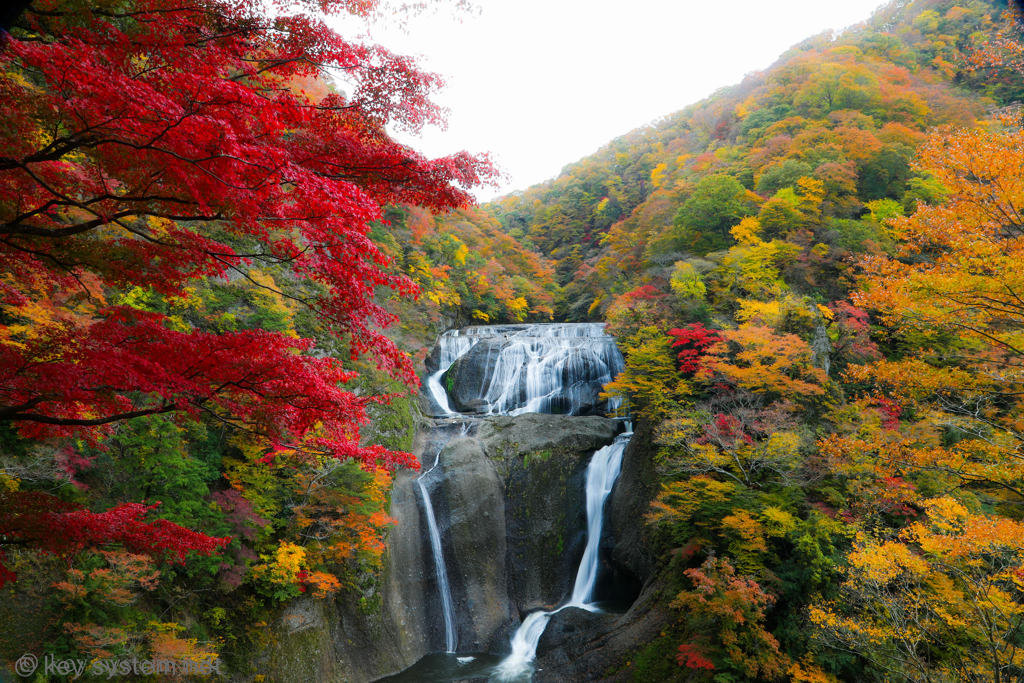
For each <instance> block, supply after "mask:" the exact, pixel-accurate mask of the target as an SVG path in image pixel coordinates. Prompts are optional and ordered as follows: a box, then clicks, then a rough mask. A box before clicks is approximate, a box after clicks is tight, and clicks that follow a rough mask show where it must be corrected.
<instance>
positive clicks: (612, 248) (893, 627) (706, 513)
mask: <svg viewBox="0 0 1024 683" xmlns="http://www.w3.org/2000/svg"><path fill="white" fill-rule="evenodd" d="M1005 9H1006V8H1005V7H1000V6H999V5H993V4H989V3H985V2H963V3H957V2H954V1H953V0H923V1H917V2H902V1H897V2H891V3H889V4H887V5H885V6H883V7H882V8H881V9H880V10H879V11H878V12H876V13H875V14H874V15H873V16H872V17H871V19H870V20H869V21H867V22H866V23H864V24H863V25H859V26H855V27H853V28H851V29H849V30H847V31H845V32H843V33H841V34H838V35H836V34H832V33H825V34H822V35H818V36H815V37H813V38H811V39H808V40H807V41H805V42H803V43H801V44H799V45H797V46H795V47H794V48H792V49H791V50H790V51H788V52H787V53H786V54H784V55H783V56H782V57H781V58H780V59H779V61H778V62H777V63H775V64H774V65H772V66H771V67H769V68H768V69H766V70H764V71H759V72H755V73H752V74H750V75H748V76H747V77H746V78H745V79H744V80H743V82H742V83H740V84H739V85H736V86H733V87H728V88H723V89H722V90H720V91H718V92H716V93H714V94H713V95H712V96H711V97H709V98H708V99H706V100H704V101H702V102H699V103H697V104H695V105H692V106H690V107H687V108H686V109H684V110H682V111H680V112H677V113H675V114H673V115H670V116H668V117H666V118H665V119H663V120H660V121H657V122H655V123H653V124H651V125H650V126H647V127H644V128H641V129H638V130H636V131H633V132H632V133H629V134H628V135H625V136H623V137H621V138H619V139H616V140H614V141H612V142H611V143H610V144H609V145H607V146H606V147H604V148H602V149H601V150H600V151H598V152H597V153H596V154H594V155H593V156H590V157H587V158H586V159H583V160H581V161H579V162H577V163H574V164H570V165H569V166H567V167H565V168H564V169H563V171H562V173H561V174H560V175H559V176H558V177H557V178H556V179H554V180H552V181H549V182H547V183H544V184H542V185H539V186H535V187H532V188H530V189H529V190H527V191H525V192H522V193H516V194H513V195H511V196H508V197H506V198H503V199H501V200H498V201H495V202H493V203H491V204H489V205H488V206H486V207H485V210H486V211H487V213H488V214H489V215H490V216H494V217H496V218H497V219H498V220H500V221H501V224H502V226H503V227H504V229H505V230H506V231H507V233H508V235H510V236H511V237H513V238H514V239H516V240H518V241H519V242H520V243H522V244H523V245H526V246H529V247H533V248H536V249H537V250H539V251H540V252H541V253H542V254H544V255H545V256H546V257H548V258H549V259H551V260H552V261H553V265H554V270H555V273H556V278H557V282H558V284H559V285H560V290H559V293H558V298H557V300H556V302H555V305H554V310H555V316H556V317H557V318H559V319H565V320H606V321H607V323H608V325H609V329H610V330H611V331H612V332H613V333H614V334H616V335H617V336H618V338H619V343H620V347H621V348H622V349H623V352H624V354H625V356H626V362H627V368H626V371H625V372H624V373H623V374H622V375H620V376H619V377H618V378H617V379H616V380H615V381H614V382H613V383H611V384H610V385H608V386H607V387H606V390H607V391H608V393H609V395H618V396H622V397H623V398H625V399H626V403H627V405H628V406H629V410H630V411H631V412H632V414H633V416H634V418H638V419H639V420H640V424H641V427H640V434H641V438H646V439H648V440H649V443H650V447H651V453H652V456H653V457H654V458H655V459H656V462H657V464H658V467H659V471H660V473H661V475H662V476H663V484H662V492H661V494H660V495H659V496H658V497H657V499H656V500H655V501H654V503H653V506H652V508H651V511H650V513H649V515H648V517H647V523H648V525H649V526H648V532H649V534H650V535H649V538H650V541H651V543H653V544H654V545H655V547H657V548H658V552H659V553H660V562H661V563H662V564H661V566H662V571H663V577H664V580H665V582H666V585H665V589H664V596H665V597H664V599H665V600H666V601H671V605H672V607H673V608H675V609H677V610H678V612H677V614H678V620H677V621H676V622H675V623H674V624H673V625H671V626H669V627H667V628H666V629H665V631H664V632H663V633H662V634H661V637H660V639H656V640H655V642H653V643H650V644H648V645H646V646H644V647H641V648H638V650H637V651H636V653H635V657H634V658H633V659H632V661H629V662H626V663H624V666H626V667H630V668H631V669H632V671H633V678H634V680H637V681H668V680H705V679H707V680H712V679H713V680H715V681H741V680H784V679H785V680H794V681H826V680H837V679H838V680H845V681H863V680H868V679H874V678H878V679H881V680H892V681H904V680H912V681H938V680H942V681H981V680H985V681H999V680H1018V679H1019V676H1020V671H1022V669H1021V665H1022V660H1024V653H1022V652H1021V650H1020V646H1021V645H1022V642H1021V640H1020V633H1019V629H1020V627H1021V626H1022V624H1024V604H1022V593H1021V586H1020V580H1019V575H1020V571H1021V570H1022V567H1024V565H1022V560H1024V558H1022V556H1021V554H1020V553H1021V549H1022V546H1021V542H1022V540H1024V526H1022V525H1021V524H1020V522H1019V521H1018V520H1019V519H1020V518H1021V512H1020V505H1021V504H1022V503H1024V498H1022V493H1021V484H1022V479H1021V475H1022V472H1021V471H1020V469H1019V466H1018V465H1019V452H1020V448H1021V443H1022V442H1021V436H1022V434H1021V422H1020V419H1021V410H1022V407H1024V406H1022V405H1021V402H1020V398H1019V397H1020V391H1021V389H1022V386H1021V380H1022V375H1021V353H1022V352H1021V347H1020V344H1019V340H1020V334H1021V329H1022V328H1021V324H1022V323H1024V319H1022V303H1021V299H1020V293H1021V291H1022V290H1021V286H1022V285H1024V282H1022V281H1021V278H1022V276H1024V274H1022V269H1021V263H1024V252H1022V250H1021V239H1022V235H1021V232H1020V230H1021V216H1022V215H1024V214H1022V210H1024V205H1022V201H1024V199H1022V198H1024V194H1022V185H1021V183H1022V182H1024V174H1022V172H1021V168H1022V159H1024V157H1022V155H1024V138H1022V136H1021V132H1020V131H1021V127H1020V126H1021V124H1020V118H1019V112H1018V110H1017V109H1016V108H1015V106H1013V104H1014V102H1016V101H1017V100H1020V99H1024V78H1022V77H1024V71H1022V64H1021V61H1020V57H1021V54H1022V48H1021V43H1020V26H1019V24H1016V25H1015V24H1012V23H1006V22H1005V21H1004V19H1003V18H1002V17H1001V13H1002V12H1003V11H1004V10H1005Z"/></svg>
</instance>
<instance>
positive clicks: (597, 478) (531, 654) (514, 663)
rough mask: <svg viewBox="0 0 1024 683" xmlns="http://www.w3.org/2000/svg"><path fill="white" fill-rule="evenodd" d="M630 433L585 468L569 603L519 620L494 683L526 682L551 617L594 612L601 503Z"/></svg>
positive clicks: (609, 486) (595, 608)
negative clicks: (582, 532)
mask: <svg viewBox="0 0 1024 683" xmlns="http://www.w3.org/2000/svg"><path fill="white" fill-rule="evenodd" d="M632 435H633V433H632V432H627V433H625V434H620V435H619V437H618V438H617V439H616V440H615V442H614V443H612V444H610V445H608V446H605V447H604V448H602V449H601V450H599V451H597V452H596V453H594V457H593V458H591V460H590V465H588V466H587V490H586V492H587V547H586V549H585V550H584V551H583V559H582V560H581V561H580V568H579V571H577V572H576V583H575V584H574V585H573V589H572V597H571V598H570V599H569V602H567V603H566V604H564V605H562V606H561V607H559V608H558V609H556V610H553V611H551V612H534V613H532V614H530V615H528V616H527V617H526V619H524V620H523V623H522V624H521V625H520V626H519V629H518V630H517V631H516V632H515V634H514V635H513V636H512V654H510V655H509V656H508V657H506V658H505V659H504V660H502V662H501V663H500V664H499V665H498V667H497V668H496V669H495V672H494V675H495V678H496V679H497V680H498V681H504V682H510V681H529V680H530V677H531V676H532V674H533V660H534V658H536V656H537V644H538V643H540V638H541V636H543V635H544V629H545V628H547V625H548V621H549V620H550V619H551V617H552V615H554V614H557V613H558V612H561V611H562V610H563V609H565V608H567V607H579V608H581V609H585V610H587V611H588V612H596V611H598V608H597V607H595V606H594V604H593V603H592V602H591V599H592V598H593V595H594V585H595V584H596V583H597V570H598V567H599V566H600V563H599V558H598V550H599V549H600V546H601V530H602V528H603V523H604V504H605V502H606V501H607V500H608V495H609V494H610V493H611V492H612V487H613V486H614V485H615V480H616V479H618V477H619V471H620V470H621V468H622V453H623V451H625V449H626V444H627V443H629V438H630V437H631V436H632Z"/></svg>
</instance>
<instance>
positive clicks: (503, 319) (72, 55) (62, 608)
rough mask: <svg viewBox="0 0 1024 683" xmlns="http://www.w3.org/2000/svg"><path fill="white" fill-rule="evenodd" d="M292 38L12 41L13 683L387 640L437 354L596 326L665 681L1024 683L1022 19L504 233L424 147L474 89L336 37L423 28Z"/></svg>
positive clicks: (700, 125)
mask: <svg viewBox="0 0 1024 683" xmlns="http://www.w3.org/2000/svg"><path fill="white" fill-rule="evenodd" d="M273 9H274V11H273V12H269V11H268V7H267V6H265V4H264V3H257V2H249V1H248V0H240V1H238V2H221V1H219V0H207V1H204V2H197V3H177V2H170V1H169V0H98V1H92V2H80V1H79V0H70V1H63V2H58V1H57V0H33V1H32V2H31V3H28V4H27V6H26V7H25V8H24V11H23V12H22V13H20V14H19V15H17V16H16V17H14V18H12V19H11V20H10V21H9V32H8V33H6V34H2V36H3V42H2V43H0V595H2V599H0V615H2V621H3V622H6V623H7V624H9V625H8V626H4V627H0V655H2V658H3V659H4V660H6V661H10V662H13V661H14V660H16V659H17V658H18V657H19V656H21V654H23V653H24V652H27V651H34V650H35V649H38V650H39V651H42V648H43V647H44V646H45V648H48V649H47V650H46V651H47V652H50V653H52V654H55V655H56V656H60V657H83V658H91V659H95V658H103V657H112V656H128V655H132V656H140V657H141V656H143V655H145V656H152V657H154V658H157V657H161V656H166V657H179V658H181V657H207V658H209V657H214V656H216V657H220V658H222V659H223V660H224V661H225V662H226V664H227V666H228V667H230V669H231V670H232V671H233V672H237V673H238V674H239V675H242V676H248V677H249V678H251V677H252V676H254V675H258V672H257V670H256V669H255V668H253V667H254V663H253V662H254V661H255V660H254V658H253V657H252V654H253V653H254V652H257V651H260V649H261V648H264V647H266V646H267V643H268V642H269V638H270V636H269V635H268V634H269V633H270V626H269V624H271V623H272V622H273V621H274V620H275V619H277V618H278V617H279V614H280V610H281V609H282V608H283V606H285V605H287V604H289V603H290V602H291V601H293V600H295V599H296V598H298V597H299V596H300V595H302V594H304V593H305V594H310V595H315V596H317V597H318V598H323V599H326V598H328V597H332V596H333V599H334V600H337V601H339V602H344V603H346V604H352V605H355V606H356V607H355V608H356V609H358V610H363V611H365V612H370V611H372V610H374V609H377V608H378V607H379V604H378V602H379V600H380V598H379V593H377V594H375V593H374V590H372V587H373V586H375V585H376V582H377V581H378V580H379V577H380V573H381V571H382V566H383V564H382V556H383V554H384V553H385V551H386V545H385V540H386V538H387V533H388V530H389V529H390V528H391V527H392V526H393V525H394V521H395V520H393V519H392V518H391V517H390V516H389V515H388V509H389V508H388V506H389V503H390V499H389V492H390V490H391V482H392V477H393V475H394V473H395V472H396V471H397V470H400V469H401V468H412V469H415V468H418V467H419V465H418V463H417V460H416V458H415V457H414V456H412V455H411V454H410V451H412V450H413V436H414V434H415V432H416V429H417V425H418V424H419V421H421V420H422V417H421V416H420V415H419V414H418V407H417V402H416V392H417V391H418V389H419V383H420V378H421V377H422V373H423V360H424V358H425V356H426V355H427V352H428V350H429V348H430V347H431V346H432V345H433V343H434V341H435V339H436V337H437V335H438V334H440V333H441V332H443V331H444V330H445V329H448V328H451V327H461V326H465V325H470V324H480V323H488V322H490V323H511V322H524V321H536V322H547V321H568V322H584V321H585V322H604V323H606V324H607V329H608V330H609V332H611V333H612V334H614V335H615V336H616V338H617V343H618V345H619V348H620V349H621V351H622V353H623V355H624V357H625V370H624V372H623V373H621V374H620V375H619V376H618V377H616V378H615V379H614V381H612V382H611V383H609V384H607V385H606V386H605V387H604V391H605V392H606V394H605V395H606V396H609V397H620V398H622V399H623V401H622V406H623V407H622V409H621V412H622V413H623V414H625V413H626V412H628V413H629V414H630V416H631V417H632V419H633V420H634V421H635V424H636V436H635V437H634V438H635V439H642V440H643V441H642V443H643V444H644V448H645V451H644V452H645V453H646V454H647V457H649V458H650V459H652V460H653V462H654V463H655V464H656V467H657V473H658V476H659V481H658V482H657V484H658V489H657V490H658V493H657V495H656V497H655V498H654V500H653V501H652V502H651V505H650V507H649V508H648V511H647V515H646V517H645V519H643V520H637V524H639V525H642V526H643V534H644V538H645V539H646V542H647V543H648V545H649V546H650V547H651V548H652V552H653V553H654V561H655V563H656V564H657V568H658V569H657V571H658V575H659V581H660V584H659V586H660V590H661V591H662V593H661V595H662V597H661V598H660V599H661V600H662V602H663V603H664V604H665V605H666V607H667V609H669V610H670V611H671V614H672V615H673V618H672V620H671V621H670V622H669V623H666V624H665V625H664V628H663V629H661V630H660V631H659V633H658V634H657V635H656V636H655V637H653V638H652V639H651V640H650V641H649V642H644V643H638V644H637V647H636V650H635V652H634V653H633V655H632V656H631V657H630V659H629V661H628V662H623V663H621V666H620V668H621V670H622V671H627V670H628V671H629V672H630V673H629V675H630V676H632V680H634V681H637V682H638V683H644V682H651V683H653V682H655V681H658V682H660V681H714V682H715V683H739V682H742V681H750V682H754V681H793V682H796V683H827V682H830V683H838V682H839V681H843V682H850V683H852V682H854V681H858V682H859V681H867V680H879V681H894V682H895V681H920V682H922V683H923V682H926V681H927V682H929V683H933V682H934V683H938V682H946V681H950V682H953V681H955V682H964V683H968V682H971V683H974V682H980V681H986V682H987V681H991V682H993V683H995V682H997V681H998V682H1000V683H1002V682H1007V683H1008V682H1011V681H1020V680H1022V679H1024V632H1022V627H1024V583H1022V577H1024V460H1022V458H1021V455H1022V449H1024V267H1022V264H1024V118H1022V112H1021V108H1020V102H1021V101H1024V24H1022V17H1021V14H1020V13H1019V11H1017V10H1015V9H1014V8H1013V7H1009V6H1007V5H1005V4H1001V3H1000V2H998V1H996V0H992V1H989V0H962V1H961V2H957V1H956V0H892V1H891V2H889V3H888V4H885V5H883V6H882V7H880V8H879V9H878V10H877V11H876V12H875V13H874V14H873V15H872V16H871V17H870V18H869V19H867V20H866V21H865V22H864V23H862V24H859V25H857V26H854V27H851V28H849V29H847V30H845V31H843V32H842V33H833V32H826V33H822V34H820V35H817V36H813V37H811V38H808V39H807V40H805V41H803V42H802V43H800V44H798V45H795V46H793V47H792V48H791V49H790V50H789V51H787V52H786V53H785V54H783V55H782V56H781V57H780V58H779V60H778V61H777V62H776V63H774V64H772V65H770V66H768V67H767V68H765V69H764V70H763V71H755V72H752V73H750V74H748V75H747V76H746V77H745V78H744V80H743V81H742V82H741V83H739V84H737V85H733V86H729V87H725V88H722V89H721V90H718V91H716V92H715V93H714V94H713V95H712V96H710V97H709V98H707V99H705V100H703V101H701V102H698V103H696V104H692V105H690V106H688V107H686V108H685V109H682V110H680V111H678V112H675V113H673V114H669V115H667V116H665V117H663V118H662V119H659V120H658V121H655V122H653V123H651V124H650V125H648V126H645V127H643V128H640V129H637V130H634V131H632V132H629V133H627V134H625V135H623V136H621V137H619V138H617V139H615V140H613V141H611V142H609V143H608V144H607V145H605V146H604V147H602V148H601V149H600V150H599V151H598V152H597V153H596V154H594V155H592V156H589V157H587V158H585V159H582V160H579V161H577V162H575V163H571V164H569V165H567V166H566V167H565V168H564V169H563V170H562V172H561V174H560V175H559V176H558V177H557V178H555V179H553V180H551V181H548V182H546V183H543V184H540V185H537V186H534V187H531V188H529V189H526V190H523V191H520V192H515V193H513V194H510V195H507V196H505V197H503V198H500V199H498V200H495V201H493V202H490V203H488V204H486V205H483V206H474V205H473V204H472V201H471V199H472V197H471V195H470V194H469V192H470V190H471V189H472V188H474V187H477V186H479V185H481V184H484V183H487V182H489V181H490V180H492V179H493V178H495V177H496V176H497V174H498V173H499V171H498V170H497V169H496V168H495V166H494V165H493V164H492V163H491V160H490V159H489V157H487V156H486V155H472V154H469V153H460V154H456V155H453V156H450V157H445V158H440V159H428V158H425V157H424V156H422V155H421V154H419V153H417V152H416V151H415V150H414V149H412V148H410V147H408V146H406V145H404V144H400V143H398V142H397V141H395V140H394V139H393V137H392V136H391V135H390V134H389V133H388V131H389V130H390V131H395V130H404V131H412V132H415V131H418V130H419V129H421V128H422V127H423V126H427V125H439V124H443V122H444V116H445V111H444V110H442V109H441V108H439V107H438V106H436V105H435V104H434V103H433V102H432V101H431V96H432V94H433V93H435V92H436V91H437V90H438V89H439V88H440V87H442V86H443V79H442V76H441V75H438V74H433V73H429V72H426V71H424V70H423V69H422V68H421V67H420V66H419V65H418V64H417V62H416V61H415V60H413V59H411V58H408V57H405V56H401V55H396V54H393V53H391V52H389V51H388V50H386V49H384V48H383V47H381V46H379V45H374V44H372V43H360V42H355V41H352V40H349V39H347V38H346V37H344V36H341V35H338V34H337V33H336V32H334V31H333V30H331V29H330V28H329V27H328V25H327V23H325V20H324V19H323V14H326V15H331V14H345V13H351V14H357V15H360V16H362V17H364V18H366V19H367V20H370V21H383V20H390V17H391V15H392V11H393V10H396V9H400V10H402V11H416V10H417V8H416V7H406V8H396V7H392V6H390V5H387V4H386V3H385V2H374V1H373V0H370V1H369V2H363V1H355V0H327V1H325V2H299V3H293V4H288V5H285V4H283V3H282V5H281V6H274V8H273ZM455 10H456V11H458V10H459V7H458V4H457V6H456V7H455ZM341 73H344V76H345V79H344V80H345V85H344V86H342V85H339V83H340V79H339V78H338V76H339V74H341ZM670 75H671V74H670ZM673 77H676V76H675V75H673ZM368 595H369V596H374V595H376V597H370V598H368V597H367V596H368ZM375 601H377V602H375ZM258 680H262V678H260V679H258Z"/></svg>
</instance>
